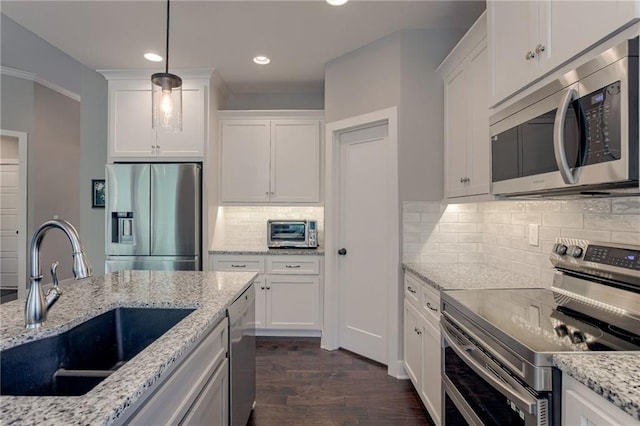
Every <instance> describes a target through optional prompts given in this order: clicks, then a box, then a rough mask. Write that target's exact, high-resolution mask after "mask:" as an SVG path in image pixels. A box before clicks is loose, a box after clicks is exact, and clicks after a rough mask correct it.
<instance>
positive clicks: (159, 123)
mask: <svg viewBox="0 0 640 426" xmlns="http://www.w3.org/2000/svg"><path fill="white" fill-rule="evenodd" d="M151 92H152V97H151V102H152V105H153V107H152V111H151V116H152V120H153V123H152V127H153V128H154V129H162V130H166V131H169V132H181V131H182V79H181V78H180V77H178V76H177V75H174V74H169V73H164V72H159V73H156V74H153V75H152V76H151Z"/></svg>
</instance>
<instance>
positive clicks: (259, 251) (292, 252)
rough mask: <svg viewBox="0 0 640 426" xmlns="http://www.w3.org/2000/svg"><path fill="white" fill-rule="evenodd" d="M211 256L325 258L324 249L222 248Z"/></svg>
mask: <svg viewBox="0 0 640 426" xmlns="http://www.w3.org/2000/svg"><path fill="white" fill-rule="evenodd" d="M209 254H242V255H256V256H261V255H267V256H324V248H321V247H318V248H315V249H310V248H277V249H270V248H268V247H266V246H259V247H222V248H217V249H211V250H209Z"/></svg>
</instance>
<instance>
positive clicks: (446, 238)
mask: <svg viewBox="0 0 640 426" xmlns="http://www.w3.org/2000/svg"><path fill="white" fill-rule="evenodd" d="M460 235H462V234H458V233H450V234H442V233H440V232H434V233H431V234H426V233H425V234H420V239H421V241H427V242H429V243H457V242H458V241H460Z"/></svg>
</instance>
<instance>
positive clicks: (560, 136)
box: [553, 89, 578, 184]
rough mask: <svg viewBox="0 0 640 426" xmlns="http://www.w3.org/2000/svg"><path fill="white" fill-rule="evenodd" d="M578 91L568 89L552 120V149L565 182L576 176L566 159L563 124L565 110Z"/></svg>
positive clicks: (567, 109)
mask: <svg viewBox="0 0 640 426" xmlns="http://www.w3.org/2000/svg"><path fill="white" fill-rule="evenodd" d="M577 96H578V92H576V91H575V90H574V89H569V90H567V92H566V93H565V94H564V96H563V97H562V101H560V105H558V110H557V111H556V118H555V120H554V122H553V150H554V151H555V154H556V164H557V165H558V170H560V175H561V176H562V180H564V183H566V184H572V183H576V177H575V176H574V175H573V173H571V168H570V167H569V162H568V161H567V152H566V151H565V147H564V124H565V122H566V121H567V112H568V111H569V104H570V103H571V102H572V101H573V100H574V99H576V98H577Z"/></svg>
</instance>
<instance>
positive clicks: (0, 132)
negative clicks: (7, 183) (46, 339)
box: [0, 129, 28, 299]
mask: <svg viewBox="0 0 640 426" xmlns="http://www.w3.org/2000/svg"><path fill="white" fill-rule="evenodd" d="M0 136H7V137H10V138H16V139H18V162H19V164H18V192H19V195H18V206H19V209H20V211H19V212H18V298H19V299H25V298H26V297H27V188H28V186H27V157H28V155H27V154H28V149H27V141H28V136H27V133H26V132H15V131H13V130H5V129H0Z"/></svg>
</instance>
